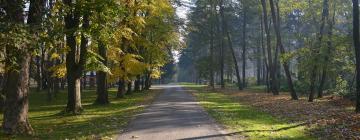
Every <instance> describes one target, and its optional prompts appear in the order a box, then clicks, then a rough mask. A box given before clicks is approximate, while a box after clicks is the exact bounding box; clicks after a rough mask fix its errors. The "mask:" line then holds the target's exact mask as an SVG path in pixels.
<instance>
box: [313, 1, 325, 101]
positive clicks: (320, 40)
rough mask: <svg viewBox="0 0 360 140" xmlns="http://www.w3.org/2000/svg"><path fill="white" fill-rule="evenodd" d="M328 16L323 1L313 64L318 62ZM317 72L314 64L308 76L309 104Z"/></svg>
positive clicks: (316, 66)
mask: <svg viewBox="0 0 360 140" xmlns="http://www.w3.org/2000/svg"><path fill="white" fill-rule="evenodd" d="M328 16H329V2H328V0H323V12H322V17H321V25H320V33H319V38H318V42H317V45H316V46H314V48H313V57H315V59H314V62H315V63H316V62H318V60H319V56H318V55H319V51H320V48H321V46H322V39H323V35H324V32H325V22H326V21H327V18H328ZM317 71H318V65H317V64H314V66H313V67H312V69H311V74H310V93H309V102H312V101H314V96H315V82H316V78H317V75H318V74H317Z"/></svg>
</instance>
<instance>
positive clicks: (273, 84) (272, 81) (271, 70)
mask: <svg viewBox="0 0 360 140" xmlns="http://www.w3.org/2000/svg"><path fill="white" fill-rule="evenodd" d="M261 5H262V12H263V17H264V18H263V20H264V22H263V25H264V29H265V35H266V46H267V55H268V57H267V58H268V61H269V62H268V73H269V85H270V87H271V91H272V93H273V94H274V95H279V90H278V86H277V79H276V76H275V71H274V64H273V61H272V59H273V57H272V49H271V36H270V27H269V23H268V13H267V4H266V0H261Z"/></svg>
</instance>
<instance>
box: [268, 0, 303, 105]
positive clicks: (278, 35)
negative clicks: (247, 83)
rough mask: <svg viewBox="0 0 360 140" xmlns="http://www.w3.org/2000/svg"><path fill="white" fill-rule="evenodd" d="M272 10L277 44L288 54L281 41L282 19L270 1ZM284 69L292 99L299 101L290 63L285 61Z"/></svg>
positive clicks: (282, 51)
mask: <svg viewBox="0 0 360 140" xmlns="http://www.w3.org/2000/svg"><path fill="white" fill-rule="evenodd" d="M270 9H271V15H272V19H273V23H274V24H273V25H274V28H275V33H276V42H277V43H276V44H277V46H278V47H279V48H280V52H281V54H285V53H286V52H285V49H284V46H283V44H282V41H281V33H280V24H279V22H280V21H278V19H280V17H277V16H276V12H275V11H276V10H275V6H274V1H273V0H270ZM283 67H284V70H285V75H286V78H287V82H288V86H289V90H290V95H291V99H293V100H298V97H297V94H296V92H295V89H294V85H293V82H292V79H291V73H290V70H289V65H288V62H286V61H284V62H283Z"/></svg>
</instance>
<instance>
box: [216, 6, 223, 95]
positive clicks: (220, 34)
mask: <svg viewBox="0 0 360 140" xmlns="http://www.w3.org/2000/svg"><path fill="white" fill-rule="evenodd" d="M220 2H221V3H222V0H221V1H220ZM220 5H221V4H220ZM215 18H216V24H217V27H216V30H217V33H218V38H219V40H220V43H219V44H220V86H221V88H222V89H224V88H225V81H224V69H225V64H224V63H225V55H224V52H225V46H224V36H225V35H224V34H223V32H221V22H220V19H219V18H220V17H219V15H218V14H216V17H215Z"/></svg>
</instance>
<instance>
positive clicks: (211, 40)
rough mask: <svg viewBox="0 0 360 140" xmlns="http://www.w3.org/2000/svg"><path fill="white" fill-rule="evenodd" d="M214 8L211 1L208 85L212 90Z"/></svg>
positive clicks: (213, 85) (213, 81) (213, 87)
mask: <svg viewBox="0 0 360 140" xmlns="http://www.w3.org/2000/svg"><path fill="white" fill-rule="evenodd" d="M214 9H216V7H215V6H214V4H213V3H211V11H210V12H211V15H210V22H211V23H210V26H211V27H210V28H211V29H210V87H211V88H212V89H213V90H214V89H215V80H214V79H215V78H214V76H215V73H214V67H213V66H214V23H213V22H214V21H213V18H214Z"/></svg>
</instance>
